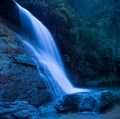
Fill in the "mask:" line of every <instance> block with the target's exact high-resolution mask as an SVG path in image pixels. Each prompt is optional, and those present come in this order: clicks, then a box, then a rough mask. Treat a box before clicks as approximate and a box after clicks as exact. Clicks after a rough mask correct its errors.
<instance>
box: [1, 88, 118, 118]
mask: <svg viewBox="0 0 120 119" xmlns="http://www.w3.org/2000/svg"><path fill="white" fill-rule="evenodd" d="M119 102H120V95H119V94H114V93H112V92H110V91H107V90H106V91H97V92H79V93H75V94H70V95H65V96H63V97H60V98H58V99H56V100H55V101H53V102H51V103H49V104H47V105H43V106H40V107H35V106H33V105H30V104H29V103H28V102H26V101H14V102H0V118H1V119H51V118H52V119H62V118H64V119H72V117H75V119H78V118H81V119H84V118H85V117H86V118H85V119H87V118H88V119H89V117H90V118H92V119H97V118H98V117H106V116H107V115H111V114H112V113H114V115H113V116H116V117H120V115H119V113H118V112H119V109H120V105H119ZM116 105H117V106H116ZM102 119H103V118H102ZM111 119H113V118H111ZM114 119H118V118H114Z"/></svg>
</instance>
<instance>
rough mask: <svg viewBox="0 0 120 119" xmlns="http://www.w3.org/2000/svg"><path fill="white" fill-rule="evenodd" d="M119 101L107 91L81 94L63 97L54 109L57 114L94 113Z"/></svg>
mask: <svg viewBox="0 0 120 119" xmlns="http://www.w3.org/2000/svg"><path fill="white" fill-rule="evenodd" d="M118 100H119V97H118V96H117V95H115V94H113V93H111V92H109V91H102V92H83V93H76V94H71V95H65V96H63V97H62V98H59V99H58V100H56V102H55V105H54V107H55V109H56V111H57V112H59V113H65V112H86V111H87V112H96V113H100V112H102V111H104V110H105V109H108V108H110V107H112V106H113V104H115V102H117V101H118Z"/></svg>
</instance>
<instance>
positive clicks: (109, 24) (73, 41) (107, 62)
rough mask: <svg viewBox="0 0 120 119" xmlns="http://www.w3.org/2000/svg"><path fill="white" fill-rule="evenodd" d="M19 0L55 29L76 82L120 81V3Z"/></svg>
mask: <svg viewBox="0 0 120 119" xmlns="http://www.w3.org/2000/svg"><path fill="white" fill-rule="evenodd" d="M17 1H18V2H19V3H20V4H21V5H22V6H24V7H25V8H27V9H28V10H30V11H31V12H32V13H33V14H34V15H35V16H36V17H37V18H38V19H40V20H41V21H42V22H43V23H44V24H45V25H46V26H47V27H48V28H49V29H50V30H51V32H52V34H53V35H54V37H55V39H56V43H57V45H58V47H59V49H60V52H61V54H62V58H63V61H64V63H65V66H66V69H67V71H68V72H69V74H70V77H71V79H73V82H74V83H76V84H77V85H80V84H82V85H96V84H101V83H102V84H109V83H115V82H119V74H120V70H119V65H120V58H119V57H120V50H119V49H120V47H119V44H120V41H119V39H120V35H119V32H120V24H119V20H120V9H119V8H120V6H119V5H120V4H119V3H120V1H119V0H117V1H114V0H108V1H106V0H91V1H89V0H75V1H74V2H73V1H71V0H66V1H63V0H52V1H49V0H45V1H41V0H36V1H33V0H24V1H22V2H21V1H20V0H17ZM91 81H92V82H93V81H94V82H95V83H94V84H92V83H91Z"/></svg>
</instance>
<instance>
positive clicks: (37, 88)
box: [0, 18, 51, 106]
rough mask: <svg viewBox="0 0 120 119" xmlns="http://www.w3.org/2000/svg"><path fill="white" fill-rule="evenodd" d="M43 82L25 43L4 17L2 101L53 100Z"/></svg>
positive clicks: (1, 29)
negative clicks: (6, 23) (6, 22)
mask: <svg viewBox="0 0 120 119" xmlns="http://www.w3.org/2000/svg"><path fill="white" fill-rule="evenodd" d="M43 80H44V78H43V77H41V76H40V75H39V73H38V71H37V68H36V66H35V63H34V62H33V61H32V59H31V58H30V56H29V55H28V53H27V52H26V49H25V48H24V47H23V45H22V43H21V42H20V41H19V40H18V38H17V37H16V36H15V35H14V34H13V33H12V31H11V30H10V29H9V28H8V26H7V25H5V20H3V19H2V18H0V101H7V102H8V101H15V100H26V101H28V102H29V103H30V104H33V105H36V106H39V105H42V104H44V103H46V102H48V101H50V100H51V97H50V94H49V92H48V90H47V88H46V86H45V84H44V82H43ZM43 95H44V96H43Z"/></svg>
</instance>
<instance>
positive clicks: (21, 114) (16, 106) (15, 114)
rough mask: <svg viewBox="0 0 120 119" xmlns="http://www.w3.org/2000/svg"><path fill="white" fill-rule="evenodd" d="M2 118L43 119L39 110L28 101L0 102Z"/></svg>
mask: <svg viewBox="0 0 120 119" xmlns="http://www.w3.org/2000/svg"><path fill="white" fill-rule="evenodd" d="M0 118H1V119H41V117H40V113H39V111H38V110H37V109H36V108H35V107H34V106H32V105H30V104H29V103H28V102H26V101H15V102H0Z"/></svg>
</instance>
